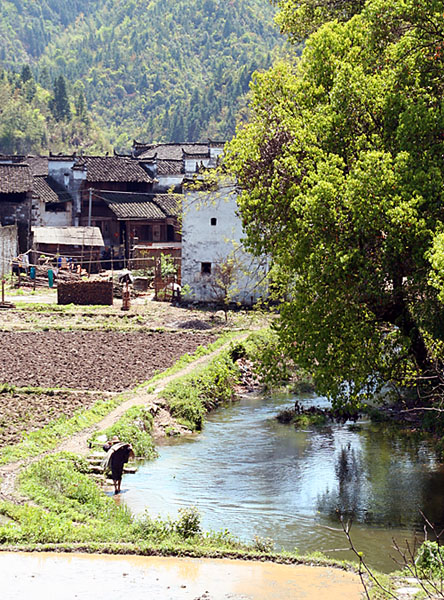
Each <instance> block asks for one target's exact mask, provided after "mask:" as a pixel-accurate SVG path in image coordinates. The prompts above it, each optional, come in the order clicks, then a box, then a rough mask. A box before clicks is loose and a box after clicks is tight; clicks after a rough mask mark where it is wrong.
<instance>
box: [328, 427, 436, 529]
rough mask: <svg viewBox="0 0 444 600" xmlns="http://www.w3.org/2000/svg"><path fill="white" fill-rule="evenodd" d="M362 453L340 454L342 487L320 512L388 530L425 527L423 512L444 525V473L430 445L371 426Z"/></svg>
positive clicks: (330, 493)
mask: <svg viewBox="0 0 444 600" xmlns="http://www.w3.org/2000/svg"><path fill="white" fill-rule="evenodd" d="M360 448H361V449H360V451H359V453H358V454H356V453H355V451H354V450H353V449H352V448H350V446H347V447H342V448H341V450H340V451H339V452H337V454H336V455H335V477H336V481H337V486H336V488H335V489H332V490H327V491H326V492H325V493H324V494H323V495H322V496H320V497H319V498H318V502H317V510H318V511H319V512H320V513H322V514H324V515H326V516H328V517H330V518H331V519H333V520H336V519H337V513H338V512H339V513H341V514H343V515H345V516H347V517H352V518H353V519H354V520H355V521H357V522H361V523H366V524H371V525H379V526H384V527H412V526H422V524H423V523H422V517H421V514H420V511H423V512H424V514H426V515H427V516H428V518H430V520H431V521H432V522H434V523H435V524H442V523H443V522H444V510H443V507H442V490H443V489H444V472H443V470H442V469H441V470H438V468H437V467H438V465H437V461H436V457H435V456H434V454H433V451H432V450H431V447H430V445H429V444H427V443H424V441H421V440H418V439H413V438H408V437H406V436H401V435H400V434H399V432H395V431H393V430H391V431H390V430H384V428H382V427H373V426H372V427H370V429H369V430H367V431H364V432H362V434H361V436H360Z"/></svg>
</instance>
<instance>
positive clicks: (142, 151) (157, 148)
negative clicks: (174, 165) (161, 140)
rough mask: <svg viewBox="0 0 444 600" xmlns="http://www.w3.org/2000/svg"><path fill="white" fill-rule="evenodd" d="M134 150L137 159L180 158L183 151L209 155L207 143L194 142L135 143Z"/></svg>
mask: <svg viewBox="0 0 444 600" xmlns="http://www.w3.org/2000/svg"><path fill="white" fill-rule="evenodd" d="M134 150H135V153H136V156H137V158H138V159H139V160H143V159H154V158H156V157H157V159H158V160H182V157H183V153H184V152H186V153H187V154H199V155H200V154H205V155H206V156H209V149H208V143H196V144H186V143H184V144H146V145H145V144H135V145H134Z"/></svg>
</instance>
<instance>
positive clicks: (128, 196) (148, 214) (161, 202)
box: [95, 191, 180, 220]
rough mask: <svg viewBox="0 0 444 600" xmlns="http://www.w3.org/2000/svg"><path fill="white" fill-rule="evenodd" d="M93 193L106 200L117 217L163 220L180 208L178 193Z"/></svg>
mask: <svg viewBox="0 0 444 600" xmlns="http://www.w3.org/2000/svg"><path fill="white" fill-rule="evenodd" d="M95 195H96V196H97V197H100V198H102V199H103V200H104V201H105V202H106V204H107V205H108V208H109V209H110V210H112V212H113V213H114V214H115V215H116V217H117V218H118V219H159V220H163V219H165V218H167V217H175V216H177V214H178V211H179V209H180V202H179V199H180V196H179V195H178V194H139V193H136V192H108V191H101V192H97V193H96V194H95Z"/></svg>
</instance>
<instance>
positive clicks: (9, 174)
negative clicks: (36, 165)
mask: <svg viewBox="0 0 444 600" xmlns="http://www.w3.org/2000/svg"><path fill="white" fill-rule="evenodd" d="M32 185H33V182H32V176H31V169H30V168H29V166H28V165H27V164H24V163H20V164H13V165H2V164H0V194H24V193H26V192H31V191H32Z"/></svg>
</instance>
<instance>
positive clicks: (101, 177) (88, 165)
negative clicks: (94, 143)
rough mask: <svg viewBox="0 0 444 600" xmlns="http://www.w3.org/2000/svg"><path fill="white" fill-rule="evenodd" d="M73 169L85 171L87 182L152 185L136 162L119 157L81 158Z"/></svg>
mask: <svg viewBox="0 0 444 600" xmlns="http://www.w3.org/2000/svg"><path fill="white" fill-rule="evenodd" d="M73 169H86V179H87V181H111V182H123V183H125V182H131V183H153V179H152V178H151V177H150V176H149V175H148V173H147V172H146V171H145V169H143V167H141V166H140V164H139V163H138V162H137V161H135V160H133V159H130V158H124V157H121V156H83V157H81V158H78V159H77V160H76V164H75V165H74V167H73Z"/></svg>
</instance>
